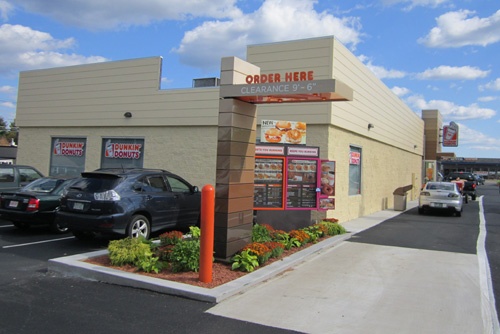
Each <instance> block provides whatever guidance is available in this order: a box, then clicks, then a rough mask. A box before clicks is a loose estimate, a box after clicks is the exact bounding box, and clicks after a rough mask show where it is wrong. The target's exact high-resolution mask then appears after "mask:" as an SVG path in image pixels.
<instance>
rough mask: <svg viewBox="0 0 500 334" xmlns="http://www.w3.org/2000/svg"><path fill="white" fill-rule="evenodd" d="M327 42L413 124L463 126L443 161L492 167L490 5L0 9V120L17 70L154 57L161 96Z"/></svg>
mask: <svg viewBox="0 0 500 334" xmlns="http://www.w3.org/2000/svg"><path fill="white" fill-rule="evenodd" d="M332 35H333V36H335V37H336V38H337V39H338V40H339V41H341V42H342V44H344V45H345V46H346V47H347V48H348V49H349V50H350V51H351V52H352V53H353V54H354V55H355V56H356V57H358V58H359V59H360V60H361V61H362V62H363V63H364V64H365V65H366V66H367V67H368V68H369V69H370V70H372V71H373V73H374V74H375V75H376V76H377V77H378V78H379V79H380V80H382V81H383V82H384V84H385V85H386V86H387V87H389V88H390V89H391V90H392V91H393V92H394V93H395V94H396V95H398V96H399V97H400V98H401V100H403V101H404V102H405V103H406V104H407V105H408V106H409V107H410V108H411V109H412V110H413V111H414V112H415V113H416V114H417V115H419V116H421V111H422V110H424V109H438V110H439V111H440V113H441V115H442V116H443V123H444V124H443V125H447V124H449V123H450V122H452V121H453V122H455V123H457V124H458V125H459V129H460V130H459V131H460V132H459V134H460V135H459V145H458V147H443V148H442V151H443V152H455V154H456V156H457V157H467V158H500V115H499V111H500V56H499V55H500V2H499V1H498V0H371V1H368V0H338V1H337V0H264V1H257V0H246V1H238V0H217V1H213V0H141V1H138V0H106V1H102V0H50V1H47V0H0V117H3V119H4V120H5V121H6V122H7V124H10V122H12V121H14V120H15V117H16V99H17V89H18V78H19V72H20V71H26V70H33V69H43V68H53V67H60V66H71V65H78V64H87V63H95V62H103V61H116V60H124V59H133V58H142V57H154V56H161V57H163V66H162V78H161V87H162V89H174V88H189V87H192V80H193V79H195V78H206V77H219V75H220V59H221V58H222V57H227V56H237V57H240V58H242V59H245V55H246V47H247V45H254V44H261V43H272V42H282V41H288V40H297V39H304V38H314V37H323V36H332ZM228 41H231V43H228ZM21 130H22V129H21Z"/></svg>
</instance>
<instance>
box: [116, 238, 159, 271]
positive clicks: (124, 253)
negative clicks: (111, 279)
mask: <svg viewBox="0 0 500 334" xmlns="http://www.w3.org/2000/svg"><path fill="white" fill-rule="evenodd" d="M108 253H109V255H108V256H109V259H110V261H111V264H113V265H115V266H123V265H126V264H131V265H134V266H136V267H137V268H138V269H139V270H143V271H146V272H151V271H154V272H156V273H158V272H159V271H160V270H161V264H160V263H159V262H158V260H159V259H158V258H157V257H155V256H154V255H153V252H152V250H151V243H150V242H148V241H147V240H145V239H143V238H125V239H120V240H112V241H110V242H109V245H108Z"/></svg>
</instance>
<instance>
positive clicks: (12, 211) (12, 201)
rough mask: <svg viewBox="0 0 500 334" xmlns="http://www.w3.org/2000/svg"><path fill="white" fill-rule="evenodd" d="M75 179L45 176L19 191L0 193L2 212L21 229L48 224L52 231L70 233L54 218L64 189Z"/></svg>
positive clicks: (5, 217)
mask: <svg viewBox="0 0 500 334" xmlns="http://www.w3.org/2000/svg"><path fill="white" fill-rule="evenodd" d="M72 182H74V178H68V177H64V176H57V177H42V178H39V179H37V180H35V181H33V182H31V183H29V184H28V185H26V186H24V187H23V188H21V189H20V190H18V191H16V192H4V193H2V194H1V195H0V215H1V217H2V219H4V220H8V221H11V222H12V223H13V224H14V226H16V227H18V228H21V229H26V228H29V227H30V226H32V225H49V227H50V228H51V230H52V231H53V232H56V233H64V232H67V231H68V228H67V227H63V226H60V225H58V224H57V223H55V221H54V219H55V211H56V210H57V208H58V207H59V199H60V198H61V195H62V192H63V191H64V189H65V188H66V187H67V186H69V185H71V183H72Z"/></svg>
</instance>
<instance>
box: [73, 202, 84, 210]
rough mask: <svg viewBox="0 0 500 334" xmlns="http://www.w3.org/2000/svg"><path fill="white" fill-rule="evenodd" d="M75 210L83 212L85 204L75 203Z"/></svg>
mask: <svg viewBox="0 0 500 334" xmlns="http://www.w3.org/2000/svg"><path fill="white" fill-rule="evenodd" d="M73 209H74V210H83V203H73Z"/></svg>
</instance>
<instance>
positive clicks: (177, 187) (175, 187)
mask: <svg viewBox="0 0 500 334" xmlns="http://www.w3.org/2000/svg"><path fill="white" fill-rule="evenodd" d="M167 181H168V183H169V184H170V188H171V189H172V191H173V192H177V193H188V192H190V191H191V189H190V188H189V186H188V185H187V184H185V183H184V182H182V181H181V180H178V179H176V178H174V177H171V176H167Z"/></svg>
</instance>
